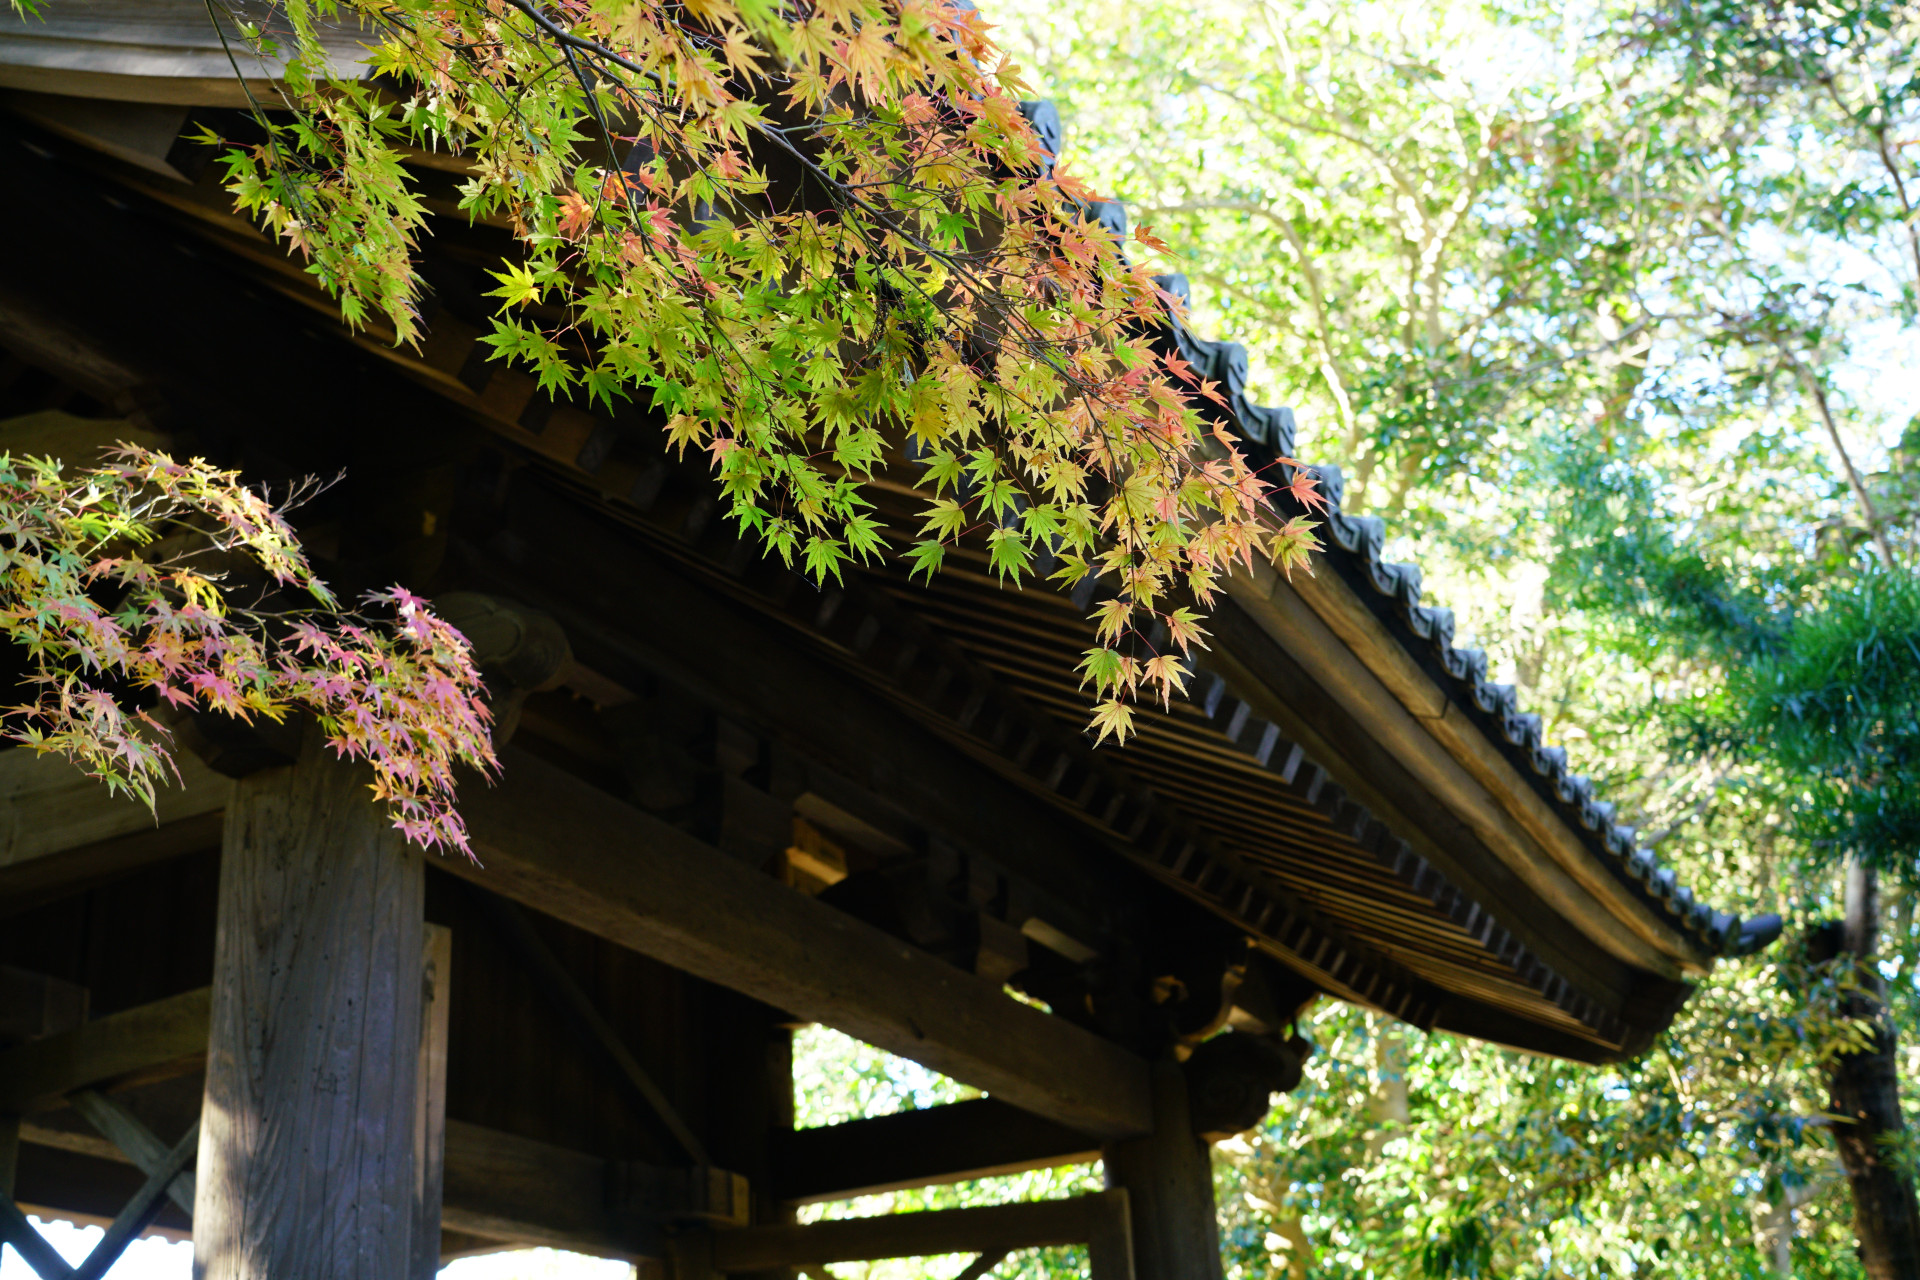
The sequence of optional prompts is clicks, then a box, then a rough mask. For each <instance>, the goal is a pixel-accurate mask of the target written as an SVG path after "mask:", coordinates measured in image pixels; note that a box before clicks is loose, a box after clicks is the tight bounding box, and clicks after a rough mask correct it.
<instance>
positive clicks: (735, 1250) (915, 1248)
mask: <svg viewBox="0 0 1920 1280" xmlns="http://www.w3.org/2000/svg"><path fill="white" fill-rule="evenodd" d="M1127 1198H1128V1197H1127V1192H1125V1191H1117V1190H1116V1191H1102V1192H1097V1193H1095V1194H1093V1195H1086V1196H1074V1197H1071V1198H1069V1199H1065V1200H1035V1201H1029V1202H1027V1203H1023V1204H997V1205H987V1206H983V1207H980V1208H974V1209H936V1210H930V1211H928V1212H924V1213H888V1214H880V1215H877V1216H875V1217H870V1218H842V1219H838V1220H835V1221H832V1222H816V1223H813V1224H811V1225H808V1226H777V1227H748V1228H746V1229H745V1230H741V1231H721V1232H716V1233H715V1234H714V1236H713V1241H712V1248H713V1255H712V1256H713V1263H712V1265H713V1268H714V1270H716V1271H719V1272H722V1273H727V1272H738V1271H763V1270H769V1269H772V1268H775V1267H806V1266H822V1265H825V1264H827V1263H832V1262H870V1261H875V1260H877V1259H881V1258H918V1257H927V1256H931V1255H934V1254H942V1253H991V1252H994V1251H996V1250H1008V1251H1011V1250H1013V1249H1037V1248H1046V1247H1048V1246H1054V1245H1067V1244H1090V1243H1094V1242H1098V1243H1099V1244H1100V1246H1101V1250H1100V1252H1101V1254H1102V1255H1103V1257H1102V1260H1103V1261H1107V1262H1109V1263H1111V1262H1112V1261H1115V1260H1114V1259H1113V1258H1112V1256H1111V1254H1112V1247H1111V1246H1112V1243H1113V1242H1115V1241H1116V1239H1117V1238H1118V1237H1117V1236H1116V1232H1115V1227H1116V1225H1117V1224H1121V1223H1124V1222H1125V1221H1126V1216H1127ZM1103 1271H1104V1272H1105V1273H1106V1274H1108V1275H1118V1274H1119V1273H1118V1272H1117V1271H1113V1270H1108V1269H1107V1268H1102V1267H1098V1266H1096V1268H1095V1272H1096V1275H1099V1274H1101V1273H1102V1272H1103Z"/></svg>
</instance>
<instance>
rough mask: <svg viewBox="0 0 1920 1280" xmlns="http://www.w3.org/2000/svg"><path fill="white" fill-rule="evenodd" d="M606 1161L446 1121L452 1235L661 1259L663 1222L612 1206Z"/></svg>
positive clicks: (447, 1220) (444, 1212) (447, 1213)
mask: <svg viewBox="0 0 1920 1280" xmlns="http://www.w3.org/2000/svg"><path fill="white" fill-rule="evenodd" d="M607 1184H608V1161H606V1160H604V1159H602V1158H600V1157H598V1156H593V1155H589V1154H587V1153H586V1152H584V1151H570V1150H567V1149H566V1148H563V1147H556V1146H552V1145H550V1144H548V1143H544V1142H535V1141H534V1140H533V1139H531V1138H521V1137H517V1136H515V1135H513V1134H510V1133H501V1132H499V1131H498V1130H494V1129H486V1128H482V1127H481V1126H479V1125H476V1124H467V1123H464V1122H462V1121H459V1120H449V1121H447V1169H446V1193H445V1201H444V1204H443V1207H442V1208H441V1211H440V1224H441V1226H443V1227H444V1228H446V1229H447V1230H448V1231H457V1232H460V1233H462V1234H466V1235H476V1236H486V1237H487V1238H489V1239H493V1240H510V1241H513V1242H514V1243H516V1244H524V1245H546V1246H549V1247H551V1248H555V1249H571V1250H573V1251H574V1252H576V1253H589V1254H595V1255H597V1256H600V1257H609V1258H626V1259H629V1260H634V1259H639V1258H649V1257H659V1256H660V1253H661V1243H660V1230H659V1223H658V1222H657V1221H655V1222H652V1223H643V1222H639V1221H633V1220H623V1219H622V1217H621V1216H620V1215H619V1214H617V1213H615V1212H614V1211H613V1210H612V1209H611V1208H610V1207H609V1206H608V1196H607Z"/></svg>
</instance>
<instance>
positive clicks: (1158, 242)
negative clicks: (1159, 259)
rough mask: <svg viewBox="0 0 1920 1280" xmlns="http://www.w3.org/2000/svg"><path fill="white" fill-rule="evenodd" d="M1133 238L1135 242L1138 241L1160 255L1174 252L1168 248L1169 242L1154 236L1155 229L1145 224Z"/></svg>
mask: <svg viewBox="0 0 1920 1280" xmlns="http://www.w3.org/2000/svg"><path fill="white" fill-rule="evenodd" d="M1133 238H1134V239H1135V240H1138V241H1139V242H1140V243H1141V244H1143V245H1145V246H1147V248H1149V249H1153V250H1155V251H1157V252H1159V253H1172V252H1173V250H1172V249H1169V248H1168V247H1167V242H1166V241H1165V240H1162V239H1161V238H1160V237H1159V236H1156V235H1154V234H1153V228H1152V227H1150V226H1147V225H1146V224H1144V223H1143V224H1141V226H1140V227H1139V228H1138V229H1137V230H1136V231H1135V232H1134V233H1133Z"/></svg>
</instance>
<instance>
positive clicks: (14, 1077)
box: [0, 987, 211, 1115]
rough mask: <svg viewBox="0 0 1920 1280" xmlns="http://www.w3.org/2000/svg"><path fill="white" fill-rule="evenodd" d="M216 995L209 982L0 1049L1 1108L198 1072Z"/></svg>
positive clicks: (18, 1111) (30, 1108)
mask: <svg viewBox="0 0 1920 1280" xmlns="http://www.w3.org/2000/svg"><path fill="white" fill-rule="evenodd" d="M210 1006H211V992H210V990H209V989H208V988H206V987H202V988H200V989H199V990H197V991H186V992H182V993H181V994H180V995H177V996H169V997H168V998H167V999H165V1000H156V1001H154V1002H153V1003H152V1004H144V1005H141V1006H139V1007H138V1008H135V1009H128V1010H125V1011H123V1012H121V1013H113V1014H108V1015H107V1016H106V1017H104V1018H96V1019H95V1020H94V1021H92V1022H89V1023H86V1024H84V1025H82V1026H79V1027H76V1028H75V1029H74V1030H72V1031H68V1032H65V1033H63V1034H61V1035H57V1036H48V1037H47V1038H46V1039H44V1040H35V1041H32V1042H30V1043H28V1044H23V1045H21V1046H20V1047H19V1048H17V1049H9V1050H7V1051H6V1052H5V1053H0V1113H11V1114H14V1115H25V1114H29V1113H31V1112H34V1111H42V1110H45V1109H47V1108H48V1107H56V1106H59V1105H61V1104H62V1103H63V1102H64V1101H65V1099H66V1096H67V1095H68V1094H69V1093H72V1092H73V1091H74V1090H75V1089H82V1088H86V1087H88V1086H95V1087H98V1086H103V1085H109V1084H118V1083H124V1082H126V1081H128V1080H129V1079H131V1078H136V1077H137V1078H140V1079H158V1078H161V1077H162V1076H165V1075H177V1074H180V1073H181V1072H185V1071H191V1070H193V1069H194V1068H195V1067H197V1066H198V1065H199V1064H200V1063H201V1062H202V1061H204V1060H205V1058H206V1054H207V1026H208V1010H209V1008H210Z"/></svg>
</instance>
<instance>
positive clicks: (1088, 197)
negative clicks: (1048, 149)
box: [1053, 165, 1106, 204]
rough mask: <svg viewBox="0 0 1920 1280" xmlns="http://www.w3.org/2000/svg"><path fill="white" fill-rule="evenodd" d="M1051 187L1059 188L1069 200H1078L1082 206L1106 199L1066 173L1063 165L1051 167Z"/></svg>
mask: <svg viewBox="0 0 1920 1280" xmlns="http://www.w3.org/2000/svg"><path fill="white" fill-rule="evenodd" d="M1053 185H1054V186H1056V187H1058V188H1060V190H1061V192H1062V193H1064V194H1065V195H1067V196H1068V197H1069V198H1071V199H1074V200H1078V201H1080V202H1081V203H1082V204H1098V203H1100V202H1101V201H1104V200H1105V199H1106V197H1105V196H1103V195H1101V194H1100V193H1099V192H1097V191H1095V190H1094V189H1093V188H1092V187H1089V186H1088V185H1087V184H1086V183H1084V182H1082V181H1080V179H1079V178H1077V177H1075V176H1074V175H1073V174H1071V173H1068V172H1067V170H1066V167H1065V166H1064V165H1055V166H1054V167H1053Z"/></svg>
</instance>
